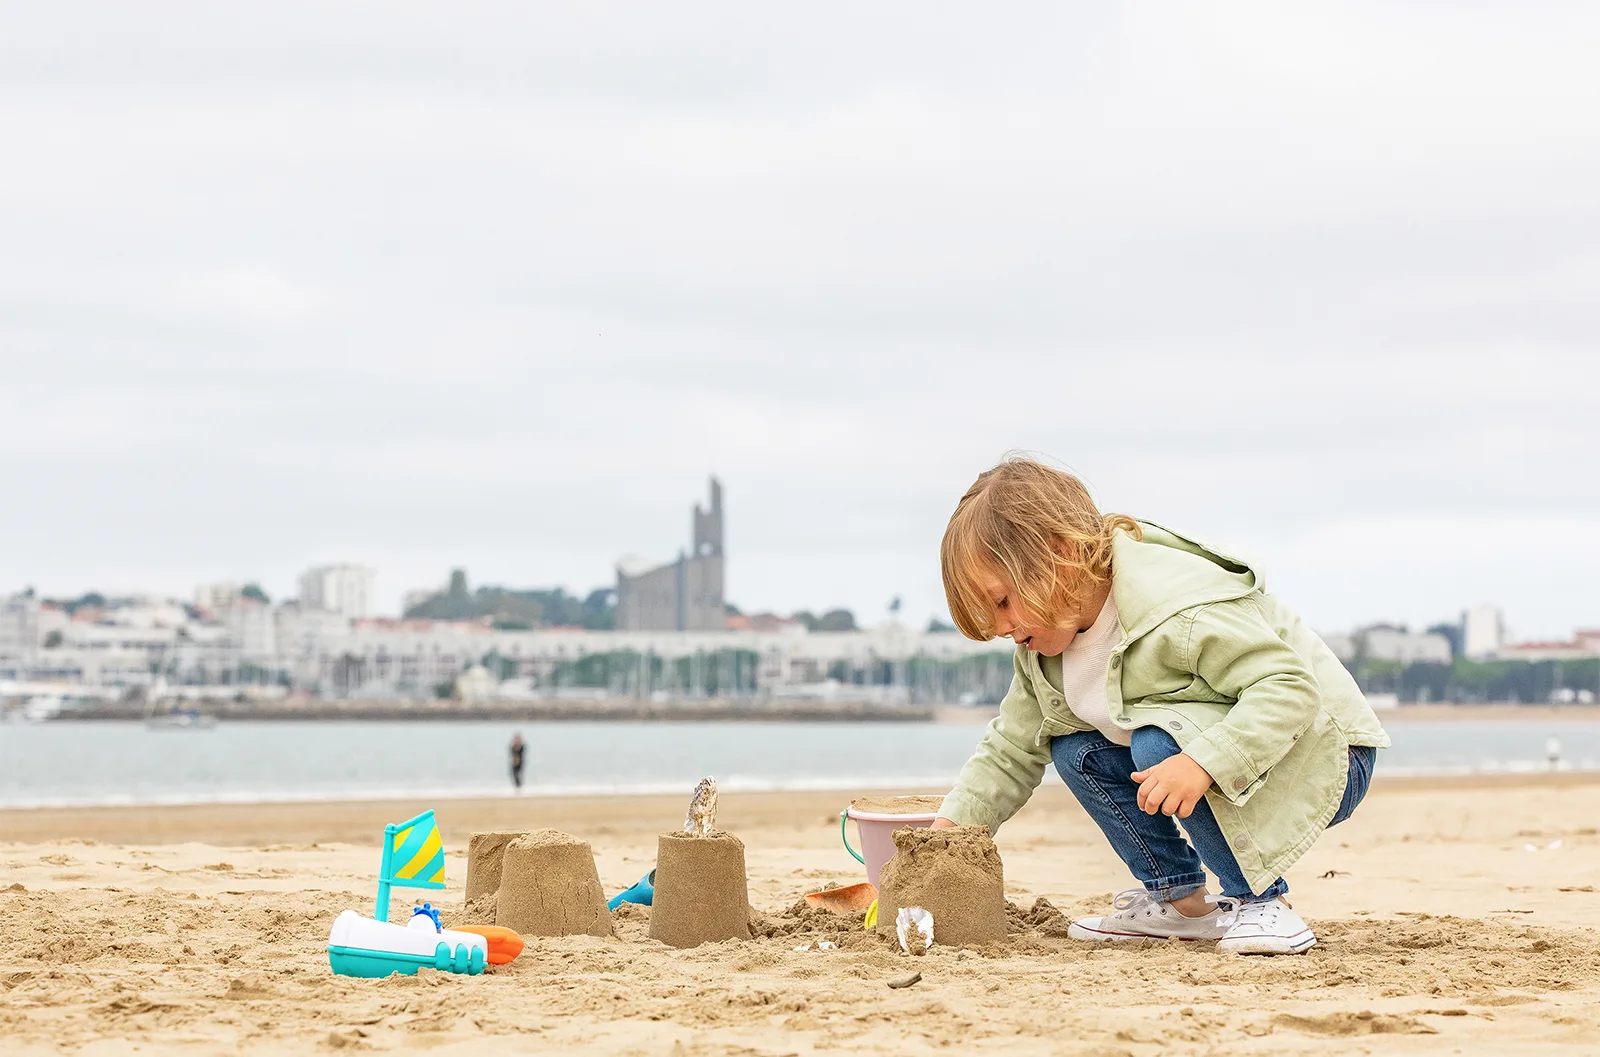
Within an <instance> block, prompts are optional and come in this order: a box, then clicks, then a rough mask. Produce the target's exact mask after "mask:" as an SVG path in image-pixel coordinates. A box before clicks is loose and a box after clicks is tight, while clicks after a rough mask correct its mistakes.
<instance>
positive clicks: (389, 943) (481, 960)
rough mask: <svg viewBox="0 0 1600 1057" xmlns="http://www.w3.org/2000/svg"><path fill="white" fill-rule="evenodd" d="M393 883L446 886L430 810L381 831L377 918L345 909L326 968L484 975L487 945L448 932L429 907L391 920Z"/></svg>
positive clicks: (372, 973)
mask: <svg viewBox="0 0 1600 1057" xmlns="http://www.w3.org/2000/svg"><path fill="white" fill-rule="evenodd" d="M391 885H399V886H401V887H403V888H443V887H444V841H443V840H442V839H441V838H440V836H439V824H438V823H437V822H435V821H434V819H433V812H432V811H424V812H423V813H422V814H420V815H418V816H417V817H416V818H412V819H407V820H406V821H405V822H401V823H398V824H393V823H391V824H390V825H387V826H385V827H384V828H383V861H382V862H381V863H380V864H379V866H378V904H377V906H376V907H374V908H373V912H372V913H373V916H372V917H370V918H366V917H362V916H361V915H360V914H357V913H356V912H355V911H354V910H346V911H345V912H344V913H343V914H340V915H339V916H338V918H336V919H335V920H334V922H333V931H332V932H330V933H329V934H328V964H329V965H330V966H332V967H333V971H334V972H335V973H336V974H338V975H339V976H360V977H366V978H368V979H373V978H378V977H384V976H389V975H390V974H391V973H401V974H403V975H405V976H412V975H415V973H416V971H417V970H418V969H421V968H423V967H424V966H427V967H428V968H431V969H441V970H443V971H445V972H450V973H462V974H465V975H469V976H478V975H479V974H481V973H482V972H483V967H484V964H485V963H486V962H487V961H488V960H489V941H488V940H487V939H485V938H484V937H483V936H477V935H473V934H472V933H470V932H457V931H455V930H454V929H447V928H444V927H443V926H441V925H440V923H439V912H438V911H437V910H435V909H433V907H432V906H431V905H429V904H427V903H424V904H423V905H422V906H421V907H419V908H417V909H416V910H415V911H414V912H413V913H412V916H411V920H410V921H408V922H406V923H405V924H404V925H396V924H393V923H392V922H390V921H389V888H390V886H391ZM513 957H515V955H513ZM507 960H508V961H509V960H510V959H507Z"/></svg>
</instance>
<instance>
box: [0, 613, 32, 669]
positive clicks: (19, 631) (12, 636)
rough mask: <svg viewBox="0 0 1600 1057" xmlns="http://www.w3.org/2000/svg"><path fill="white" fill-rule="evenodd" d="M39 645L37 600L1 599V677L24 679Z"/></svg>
mask: <svg viewBox="0 0 1600 1057" xmlns="http://www.w3.org/2000/svg"><path fill="white" fill-rule="evenodd" d="M38 649H39V602H38V600H37V599H34V598H23V597H21V596H18V597H16V598H12V599H10V600H9V601H6V602H0V679H26V678H28V675H27V672H28V670H29V669H30V668H31V667H32V666H33V663H34V659H35V656H36V655H37V653H38Z"/></svg>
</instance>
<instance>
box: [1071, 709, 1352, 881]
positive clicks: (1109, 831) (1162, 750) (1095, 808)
mask: <svg viewBox="0 0 1600 1057" xmlns="http://www.w3.org/2000/svg"><path fill="white" fill-rule="evenodd" d="M1181 751H1183V750H1182V749H1180V748H1179V747H1178V743H1177V742H1176V741H1174V740H1173V738H1172V735H1170V734H1168V733H1167V732H1166V731H1164V730H1162V729H1161V728H1160V727H1139V728H1138V729H1137V730H1135V731H1134V732H1133V745H1132V746H1131V747H1124V746H1121V745H1118V744H1117V743H1115V742H1113V741H1112V740H1110V739H1109V738H1107V737H1106V736H1105V735H1104V734H1101V733H1100V732H1099V731H1094V730H1092V731H1087V732H1085V733H1079V734H1065V735H1062V736H1061V737H1059V738H1055V739H1053V740H1052V741H1051V742H1050V756H1051V758H1052V759H1053V760H1054V761H1055V765H1056V772H1057V773H1058V774H1060V775H1061V778H1062V780H1063V781H1064V782H1066V783H1067V788H1069V789H1071V790H1072V793H1073V795H1074V796H1076V797H1077V798H1078V803H1080V804H1082V805H1083V809H1084V810H1085V811H1087V812H1088V813H1089V817H1090V818H1092V819H1094V820H1095V823H1096V824H1097V825H1098V826H1099V827H1100V830H1101V832H1103V833H1104V834H1105V835H1106V839H1107V840H1109V841H1110V842H1111V847H1112V848H1113V849H1115V850H1116V853H1117V854H1118V855H1120V856H1121V857H1122V861H1123V862H1125V863H1127V864H1128V869H1130V870H1132V871H1133V875H1134V876H1135V877H1137V878H1138V879H1139V880H1140V881H1142V882H1144V886H1145V888H1147V889H1148V890H1149V891H1150V892H1151V893H1152V894H1154V895H1155V896H1156V897H1157V898H1159V899H1182V898H1183V897H1184V896H1186V895H1189V894H1191V893H1193V892H1197V891H1199V890H1201V889H1203V888H1204V887H1205V886H1206V875H1205V869H1204V868H1203V867H1209V868H1210V870H1211V872H1212V873H1213V874H1215V875H1216V877H1217V881H1218V882H1219V883H1220V884H1221V885H1222V894H1223V895H1226V896H1232V897H1233V898H1235V899H1241V900H1255V899H1276V898H1278V897H1279V896H1281V895H1283V894H1284V893H1285V892H1287V891H1288V890H1289V886H1288V884H1287V883H1286V882H1285V881H1284V879H1283V878H1281V877H1280V878H1278V879H1277V880H1276V881H1274V882H1272V884H1271V885H1270V886H1268V888H1267V889H1266V891H1264V892H1260V893H1255V892H1252V891H1251V890H1250V883H1249V882H1248V881H1246V880H1245V879H1244V872H1243V871H1242V870H1240V869H1239V862H1238V860H1236V859H1235V858H1234V857H1233V851H1232V849H1230V848H1229V847H1228V841H1227V839H1226V838H1225V837H1223V835H1222V829H1221V827H1220V826H1218V825H1217V817H1216V816H1215V815H1214V814H1212V812H1211V806H1210V805H1209V804H1207V803H1206V801H1205V798H1204V797H1201V798H1200V802H1199V803H1197V804H1196V805H1195V806H1194V812H1193V813H1192V814H1190V816H1189V817H1188V818H1186V819H1184V820H1183V828H1184V830H1185V831H1186V832H1187V833H1188V834H1189V839H1188V840H1184V838H1183V834H1182V833H1180V832H1179V831H1178V825H1177V821H1176V820H1175V819H1174V818H1172V817H1171V816H1169V815H1163V814H1159V813H1158V814H1154V815H1147V814H1145V813H1144V812H1143V811H1142V810H1140V808H1139V801H1138V793H1139V783H1137V782H1135V781H1134V780H1133V778H1132V777H1130V776H1131V775H1132V774H1133V772H1134V771H1143V770H1147V769H1149V768H1151V767H1154V766H1155V765H1156V764H1158V763H1160V762H1161V761H1162V760H1165V759H1166V758H1167V757H1169V756H1176V755H1177V754H1178V753H1179V752H1181ZM1377 755H1378V750H1376V749H1374V748H1371V747H1369V746H1365V745H1352V746H1351V747H1350V779H1349V782H1348V783H1347V784H1346V785H1345V789H1344V800H1343V801H1341V802H1340V804H1339V810H1338V811H1336V812H1335V813H1334V816H1333V819H1332V820H1331V821H1330V822H1329V823H1328V825H1330V826H1333V825H1337V824H1338V823H1340V822H1343V821H1344V820H1345V819H1347V818H1349V817H1350V815H1351V813H1352V812H1354V811H1355V809H1356V805H1357V804H1359V803H1361V799H1362V798H1363V797H1364V796H1366V795H1367V786H1368V785H1369V784H1370V783H1371V781H1372V765H1373V763H1374V762H1375V761H1376V759H1377Z"/></svg>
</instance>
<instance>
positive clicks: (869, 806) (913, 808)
mask: <svg viewBox="0 0 1600 1057" xmlns="http://www.w3.org/2000/svg"><path fill="white" fill-rule="evenodd" d="M943 806H944V797H942V796H858V797H856V798H855V799H854V800H852V801H850V809H851V810H852V811H870V812H875V813H877V814H881V815H937V814H938V813H939V808H941V807H943Z"/></svg>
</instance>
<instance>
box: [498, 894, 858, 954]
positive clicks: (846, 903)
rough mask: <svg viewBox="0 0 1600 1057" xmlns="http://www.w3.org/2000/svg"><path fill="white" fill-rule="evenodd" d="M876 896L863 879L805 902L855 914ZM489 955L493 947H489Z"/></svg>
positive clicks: (807, 897) (810, 897)
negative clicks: (860, 881) (858, 882)
mask: <svg viewBox="0 0 1600 1057" xmlns="http://www.w3.org/2000/svg"><path fill="white" fill-rule="evenodd" d="M877 898H878V889H877V887H876V886H875V885H872V884H870V883H868V882H865V881H863V882H862V883H861V884H854V885H845V886H844V887H843V888H824V889H823V890H822V891H820V892H807V893H806V902H807V903H809V904H811V905H812V906H814V907H824V908H826V909H828V910H831V911H833V912H834V913H835V914H857V913H860V912H861V911H863V910H865V909H867V908H868V907H870V906H871V905H872V904H873V902H874V901H876V900H877ZM489 953H490V955H491V957H492V956H493V954H494V949H493V947H492V946H491V948H490V952H489Z"/></svg>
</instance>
